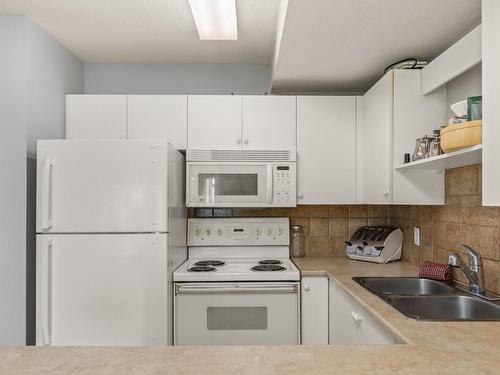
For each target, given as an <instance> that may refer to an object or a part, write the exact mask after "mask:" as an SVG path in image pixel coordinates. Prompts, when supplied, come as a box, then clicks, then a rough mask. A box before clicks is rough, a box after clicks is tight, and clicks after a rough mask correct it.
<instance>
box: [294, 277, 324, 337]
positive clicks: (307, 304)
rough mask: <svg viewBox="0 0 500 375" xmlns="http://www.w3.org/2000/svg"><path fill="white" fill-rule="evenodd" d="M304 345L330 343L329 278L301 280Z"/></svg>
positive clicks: (304, 278)
mask: <svg viewBox="0 0 500 375" xmlns="http://www.w3.org/2000/svg"><path fill="white" fill-rule="evenodd" d="M301 286H302V291H301V298H302V301H301V310H302V311H301V319H302V324H301V327H302V329H301V330H302V335H301V336H302V345H328V324H329V323H328V309H329V307H328V278H327V277H303V278H302V280H301Z"/></svg>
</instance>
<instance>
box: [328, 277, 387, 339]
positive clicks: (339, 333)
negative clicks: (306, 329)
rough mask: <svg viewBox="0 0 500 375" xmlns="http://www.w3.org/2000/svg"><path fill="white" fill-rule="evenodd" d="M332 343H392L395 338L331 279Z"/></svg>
mask: <svg viewBox="0 0 500 375" xmlns="http://www.w3.org/2000/svg"><path fill="white" fill-rule="evenodd" d="M330 312H331V313H330V314H331V315H330V326H331V329H330V344H333V345H335V344H336V345H384V344H385V345H390V344H395V343H396V340H395V338H394V337H393V336H392V335H391V334H390V333H389V332H387V331H386V330H385V329H384V327H383V326H382V325H381V323H379V322H378V321H377V320H376V319H375V318H373V317H372V316H371V315H370V314H369V313H368V312H367V311H366V310H364V309H363V308H362V307H361V306H360V305H359V304H358V303H357V302H356V301H355V300H354V299H353V298H352V297H351V296H350V295H349V293H347V292H346V291H345V290H344V289H342V288H340V287H338V286H336V285H335V284H334V283H333V282H332V281H331V280H330Z"/></svg>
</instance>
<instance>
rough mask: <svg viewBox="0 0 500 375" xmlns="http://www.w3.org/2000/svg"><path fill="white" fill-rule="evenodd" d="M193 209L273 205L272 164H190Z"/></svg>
mask: <svg viewBox="0 0 500 375" xmlns="http://www.w3.org/2000/svg"><path fill="white" fill-rule="evenodd" d="M186 175H187V183H186V189H187V193H186V195H187V198H188V199H187V200H188V206H189V207H252V206H254V207H255V206H266V205H271V204H272V200H273V165H272V163H196V162H189V163H187V173H186Z"/></svg>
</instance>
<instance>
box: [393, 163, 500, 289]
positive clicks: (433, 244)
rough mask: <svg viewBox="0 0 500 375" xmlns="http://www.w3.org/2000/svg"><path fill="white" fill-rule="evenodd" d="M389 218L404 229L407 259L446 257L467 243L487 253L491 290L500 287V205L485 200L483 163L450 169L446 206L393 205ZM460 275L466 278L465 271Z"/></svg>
mask: <svg viewBox="0 0 500 375" xmlns="http://www.w3.org/2000/svg"><path fill="white" fill-rule="evenodd" d="M389 216H390V223H391V224H393V225H398V226H399V227H401V229H402V230H403V233H404V245H403V259H404V260H407V261H409V262H411V263H413V264H416V265H420V264H422V263H423V262H424V261H427V260H428V261H434V262H438V263H446V262H447V258H448V254H449V253H452V252H459V253H461V254H460V255H461V257H463V259H464V261H465V262H466V263H468V261H469V259H468V256H467V255H466V254H465V253H464V251H463V250H461V249H460V244H461V243H464V244H467V245H469V246H471V247H473V248H474V249H475V250H477V251H478V252H479V253H480V254H481V256H482V257H483V266H484V271H485V284H486V290H488V291H491V292H494V293H500V207H483V206H482V205H481V165H480V164H478V165H472V166H468V167H462V168H456V169H451V170H448V171H446V202H445V205H444V206H391V207H390V214H389ZM413 227H419V228H420V230H421V246H416V245H414V244H413ZM454 275H455V278H456V279H458V280H460V281H463V282H466V279H465V276H464V274H463V272H462V271H460V270H455V271H454Z"/></svg>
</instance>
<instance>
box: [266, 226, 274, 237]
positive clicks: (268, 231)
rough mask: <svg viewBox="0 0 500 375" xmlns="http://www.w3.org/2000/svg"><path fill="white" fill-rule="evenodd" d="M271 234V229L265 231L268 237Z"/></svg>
mask: <svg viewBox="0 0 500 375" xmlns="http://www.w3.org/2000/svg"><path fill="white" fill-rule="evenodd" d="M272 233H273V231H272V230H271V228H268V229H267V235H268V236H270V235H271V234H272Z"/></svg>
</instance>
